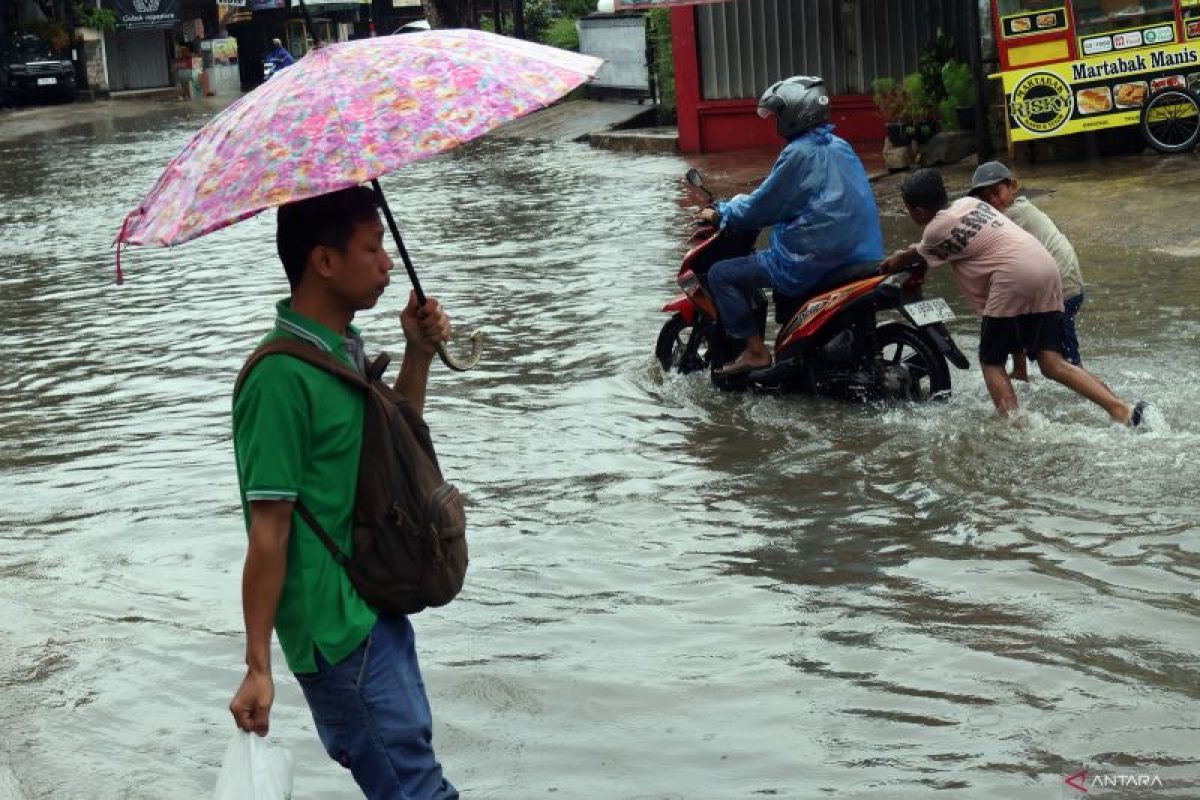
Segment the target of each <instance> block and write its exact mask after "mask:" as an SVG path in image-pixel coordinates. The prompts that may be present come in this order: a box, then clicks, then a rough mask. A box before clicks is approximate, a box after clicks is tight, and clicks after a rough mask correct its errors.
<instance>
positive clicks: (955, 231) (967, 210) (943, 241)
mask: <svg viewBox="0 0 1200 800" xmlns="http://www.w3.org/2000/svg"><path fill="white" fill-rule="evenodd" d="M917 251H918V252H919V253H920V254H921V255H922V256H923V257H924V258H925V260H926V261H928V262H929V265H930V266H931V267H936V266H938V265H939V264H945V263H947V262H948V263H949V264H950V267H951V269H952V270H953V271H954V279H955V280H956V281H958V288H960V289H962V293H963V294H964V295H966V296H967V300H969V301H970V303H971V305H972V306H973V307H974V308H975V311H976V312H977V313H979V314H982V315H983V316H985V317H1016V316H1019V315H1021V314H1038V313H1042V312H1045V311H1061V310H1062V307H1063V298H1062V277H1061V276H1060V275H1059V272H1058V265H1057V264H1056V263H1055V261H1054V256H1052V255H1050V252H1049V251H1048V250H1046V248H1045V247H1043V246H1042V245H1041V243H1040V242H1038V240H1037V239H1035V238H1034V237H1033V236H1031V235H1030V234H1028V233H1026V232H1025V231H1023V230H1021V228H1020V227H1019V226H1018V225H1016V224H1015V223H1014V222H1012V221H1011V220H1009V219H1008V218H1007V217H1005V216H1004V215H1003V214H1001V213H1000V212H999V211H997V210H996V209H994V208H992V207H991V206H990V205H988V204H987V203H985V202H983V201H982V200H977V199H975V198H973V197H964V198H963V199H961V200H955V201H954V202H953V203H951V204H950V206H949V208H946V209H944V210H942V211H939V212H938V213H937V216H936V217H934V218H933V220H932V221H930V223H929V224H928V225H926V226H925V234H924V235H923V236H922V238H921V243H920V244H919V245H917Z"/></svg>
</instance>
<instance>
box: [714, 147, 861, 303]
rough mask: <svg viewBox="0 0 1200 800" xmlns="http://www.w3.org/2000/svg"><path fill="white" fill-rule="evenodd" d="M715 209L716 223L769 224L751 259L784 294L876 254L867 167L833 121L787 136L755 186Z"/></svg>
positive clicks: (801, 289)
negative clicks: (766, 240) (766, 239)
mask: <svg viewBox="0 0 1200 800" xmlns="http://www.w3.org/2000/svg"><path fill="white" fill-rule="evenodd" d="M717 211H718V212H720V214H721V227H722V228H724V227H726V226H729V227H732V228H734V229H744V228H765V227H767V226H768V225H774V226H775V227H774V230H772V232H771V246H770V247H769V248H767V249H766V250H762V251H759V253H758V259H759V263H761V264H762V265H763V267H764V268H765V269H766V271H767V274H768V276H770V279H771V283H772V284H773V285H774V286H775V288H777V289H779V290H780V291H782V292H784V293H785V294H802V293H803V292H804V290H805V289H806V288H807V287H808V286H811V285H812V284H813V283H815V282H816V281H817V280H819V279H820V277H821V276H822V275H824V274H825V273H827V272H829V271H830V270H832V269H835V268H837V267H841V266H845V265H847V264H861V263H864V262H867V261H881V260H882V259H883V232H882V231H881V230H880V229H879V209H878V207H877V206H876V205H875V195H874V194H872V193H871V184H870V182H869V181H868V180H867V172H866V170H865V169H863V165H862V162H861V161H859V160H858V156H857V155H855V154H854V150H853V149H851V147H850V145H848V144H846V142H845V141H844V140H842V139H840V138H839V137H837V136H834V135H833V126H832V125H821V126H819V127H816V128H813V129H812V130H811V131H809V132H808V133H805V134H803V135H801V136H798V137H796V138H795V139H793V140H792V141H791V142H790V143H789V144H788V146H787V147H785V148H783V152H782V153H780V154H779V158H778V160H776V162H775V166H774V167H772V168H771V174H770V175H768V176H767V179H766V180H765V181H763V182H762V185H761V186H759V187H758V188H757V189H755V190H754V192H753V193H752V194H748V195H747V194H740V195H738V196H737V197H735V198H733V199H732V200H730V201H729V202H725V203H718V204H717Z"/></svg>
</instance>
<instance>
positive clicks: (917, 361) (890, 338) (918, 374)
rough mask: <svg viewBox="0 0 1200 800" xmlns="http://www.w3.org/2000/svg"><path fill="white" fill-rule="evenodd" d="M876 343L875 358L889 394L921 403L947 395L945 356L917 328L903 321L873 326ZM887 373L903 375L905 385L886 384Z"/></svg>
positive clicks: (947, 368)
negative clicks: (892, 385)
mask: <svg viewBox="0 0 1200 800" xmlns="http://www.w3.org/2000/svg"><path fill="white" fill-rule="evenodd" d="M875 342H876V345H875V346H876V351H875V358H876V360H877V362H878V363H879V366H880V367H881V369H882V371H883V373H884V381H883V388H884V390H885V394H887V396H888V397H892V398H894V399H901V400H915V401H917V402H924V401H926V400H934V399H944V398H947V397H949V396H950V368H949V367H948V366H947V365H946V357H945V356H943V355H942V354H941V353H940V352H938V350H937V348H936V347H935V345H934V344H933V343H932V342H931V341H929V340H928V339H927V338H926V337H925V336H923V335H921V332H920V331H918V330H917V329H916V328H913V327H912V326H910V325H906V324H904V323H902V322H887V323H884V324H883V325H880V326H879V327H878V328H876V329H875ZM898 368H899V369H900V370H902V372H898V371H897V370H898ZM890 375H893V376H894V375H901V376H903V377H905V378H906V380H905V383H904V385H903V386H895V387H889V385H888V376H890Z"/></svg>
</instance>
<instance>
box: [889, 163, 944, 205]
mask: <svg viewBox="0 0 1200 800" xmlns="http://www.w3.org/2000/svg"><path fill="white" fill-rule="evenodd" d="M900 196H901V197H903V198H904V202H905V203H908V204H909V205H910V206H912V207H913V208H923V209H925V210H926V211H941V210H942V209H943V208H945V207H946V206H948V205H950V197H949V196H948V195H947V194H946V184H945V183H943V182H942V173H940V172H938V171H937V170H936V169H919V170H917V171H916V172H914V173H913V174H911V175H909V176H908V177H907V178H905V179H904V183H903V184H902V185H901V186H900Z"/></svg>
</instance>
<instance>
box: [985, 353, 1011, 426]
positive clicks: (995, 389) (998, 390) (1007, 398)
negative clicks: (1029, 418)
mask: <svg viewBox="0 0 1200 800" xmlns="http://www.w3.org/2000/svg"><path fill="white" fill-rule="evenodd" d="M982 366H983V382H984V383H985V384H987V390H988V394H989V395H991V396H992V403H994V404H995V406H996V411H997V412H998V413H999V414H1000V416H1002V417H1008V416H1011V415H1012V414H1013V413H1014V412H1016V410H1017V407H1018V404H1017V393H1016V392H1014V391H1013V385H1012V380H1011V379H1010V378H1009V377H1008V372H1007V371H1006V370H1005V369H1004V365H1003V364H1000V365H995V364H983V365H982Z"/></svg>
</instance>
